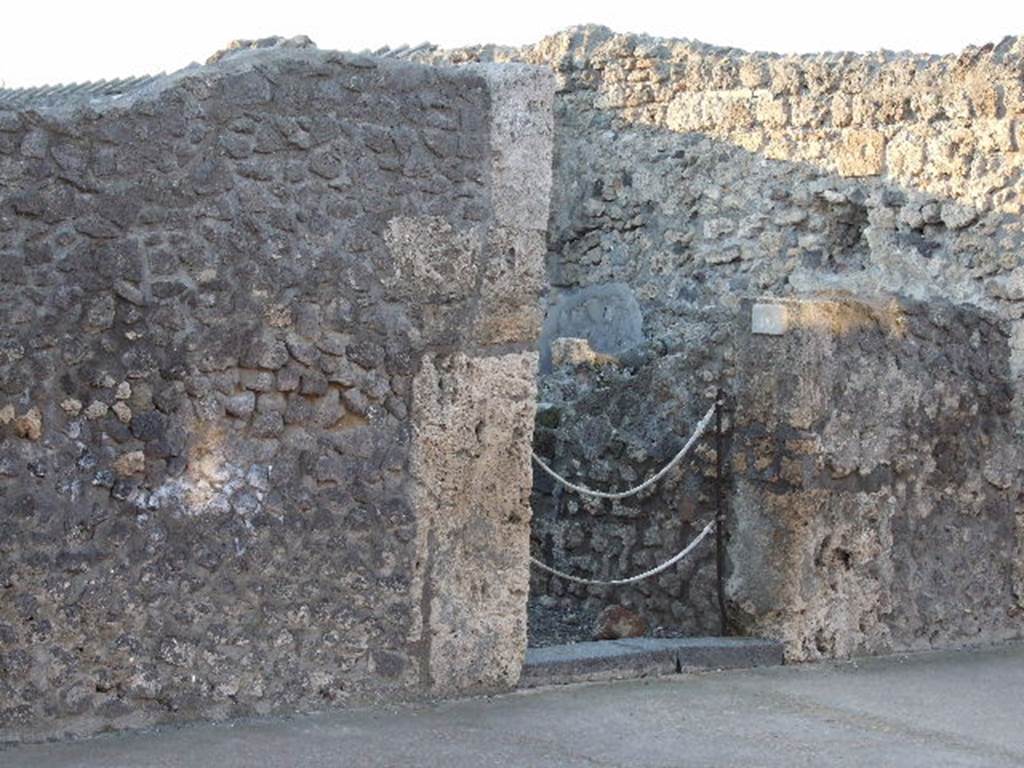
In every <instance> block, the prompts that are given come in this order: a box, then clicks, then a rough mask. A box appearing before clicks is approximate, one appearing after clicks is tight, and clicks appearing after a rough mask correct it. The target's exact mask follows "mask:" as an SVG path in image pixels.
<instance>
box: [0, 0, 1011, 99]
mask: <svg viewBox="0 0 1024 768" xmlns="http://www.w3.org/2000/svg"><path fill="white" fill-rule="evenodd" d="M5 5H6V6H7V7H5V8H4V9H3V12H2V15H0V18H2V27H0V85H2V86H4V87H9V88H14V87H22V86H27V85H43V84H48V83H67V82H83V81H87V80H97V79H102V78H114V77H124V76H127V75H140V74H153V73H157V72H161V71H167V72H171V71H174V70H176V69H179V68H181V67H183V66H186V65H188V64H189V63H190V62H193V61H204V60H205V59H206V58H207V57H208V56H209V55H210V54H211V53H213V52H214V51H216V50H218V49H220V48H224V47H225V46H226V45H227V43H228V42H230V41H231V40H234V39H238V38H258V37H268V36H270V35H283V36H285V37H291V36H293V35H298V34H305V35H308V36H309V37H311V38H312V39H313V41H314V42H316V43H317V45H318V46H319V47H321V48H335V49H340V50H356V51H359V50H364V49H371V50H372V49H376V48H379V47H381V46H384V45H390V46H393V47H394V46H398V45H402V44H403V43H404V44H409V45H415V44H418V43H421V42H424V41H430V42H432V43H436V44H438V45H442V46H445V47H452V46H458V45H470V44H475V43H485V42H492V43H503V44H508V45H521V44H523V43H528V42H534V41H536V40H539V39H540V38H542V37H544V36H545V35H548V34H551V33H553V32H556V31H558V30H560V29H564V28H566V27H569V26H572V25H574V24H583V23H590V22H592V23H597V24H605V25H607V26H609V27H611V28H613V29H615V30H617V31H622V32H646V33H649V34H652V35H657V36H660V37H686V38H690V39H696V40H702V41H704V42H707V43H714V44H716V45H726V46H732V47H736V48H744V49H747V50H768V51H777V52H781V53H787V52H792V53H811V52H817V51H839V50H850V51H873V50H879V49H881V48H887V49H890V50H897V51H902V50H912V51H919V52H929V53H949V52H954V51H959V50H961V49H962V48H964V47H965V46H967V45H972V44H973V45H981V44H984V43H987V42H998V41H999V40H1001V39H1002V38H1003V37H1005V36H1006V35H1024V2H1022V1H1021V0H1002V1H1001V2H999V1H997V0H959V2H944V0H933V1H932V2H916V1H915V2H907V1H904V0H887V1H883V0H846V1H845V2H839V1H837V0H817V2H812V1H810V0H791V1H788V2H786V1H784V0H778V1H777V2H772V0H761V2H728V1H727V0H717V2H715V0H699V1H698V2H694V1H693V0H688V1H684V0H661V1H660V2H641V1H640V0H617V1H616V2H609V1H607V0H544V1H539V0H510V1H506V2H500V1H498V0H476V2H462V1H459V2H456V1H455V0H420V1H419V2H408V3H406V2H386V1H385V0H358V2H348V1H346V0H320V2H308V1H306V0H277V1H276V2H265V1H264V0H247V1H246V2H222V1H219V0H205V1H203V2H200V1H199V0H166V1H165V2H153V1H152V0H150V2H144V1H143V0H134V2H124V1H123V0H106V1H105V0H75V1H74V2H53V1H49V0H8V2H7V3H5Z"/></svg>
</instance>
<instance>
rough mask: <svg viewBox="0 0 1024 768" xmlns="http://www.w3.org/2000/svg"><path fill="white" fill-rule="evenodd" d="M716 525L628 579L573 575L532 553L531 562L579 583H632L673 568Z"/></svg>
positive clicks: (551, 572) (608, 585)
mask: <svg viewBox="0 0 1024 768" xmlns="http://www.w3.org/2000/svg"><path fill="white" fill-rule="evenodd" d="M714 527H715V521H714V520H712V521H711V522H710V523H708V524H707V525H705V526H704V530H702V531H701V532H700V533H699V534H698V535H697V538H695V539H694V540H693V541H691V542H690V543H689V544H687V545H686V546H685V547H684V548H683V549H682V550H680V551H679V552H677V553H676V554H675V555H673V556H672V557H670V558H669V559H668V560H666V561H665V562H664V563H662V564H661V565H658V566H655V567H654V568H651V569H650V570H649V571H644V572H643V573H638V574H637V575H636V576H630V577H629V578H628V579H611V580H609V581H601V580H600V579H583V578H580V577H579V576H573V575H572V574H569V573H565V572H564V571H560V570H558V569H557V568H552V567H551V566H550V565H545V564H544V563H542V562H541V561H540V560H537V559H536V558H535V557H533V556H532V555H531V556H530V562H531V563H533V564H534V565H535V566H537V567H538V568H540V569H541V570H542V571H547V572H548V573H550V574H552V575H553V576H558V577H559V578H560V579H565V580H566V581H574V582H576V583H577V584H590V585H594V586H601V587H615V586H620V585H622V584H632V583H634V582H637V581H643V580H644V579H647V578H650V577H651V576H657V575H658V574H659V573H661V572H662V571H664V570H666V569H667V568H671V567H672V566H673V565H675V564H676V563H678V562H679V561H680V560H682V559H683V558H684V557H686V556H687V555H688V554H690V553H691V552H693V550H694V549H696V548H697V545H698V544H700V543H701V542H702V541H704V539H705V538H707V535H708V534H709V533H711V529H712V528H714Z"/></svg>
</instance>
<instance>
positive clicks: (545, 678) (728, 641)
mask: <svg viewBox="0 0 1024 768" xmlns="http://www.w3.org/2000/svg"><path fill="white" fill-rule="evenodd" d="M782 656H783V654H782V644H781V643H778V642H776V641H774V640H762V639H760V638H752V637H683V638H650V637H638V638H629V639H626V640H601V641H595V642H587V643H572V644H569V645H554V646H549V647H546V648H530V649H528V650H527V652H526V663H525V664H524V666H523V676H522V678H521V679H520V683H519V685H520V687H522V688H532V687H535V686H538V685H552V684H558V683H571V682H587V681H595V680H614V679H625V678H635V677H650V676H653V675H670V674H673V673H676V672H682V671H698V670H706V669H743V668H749V667H764V666H775V665H779V664H782Z"/></svg>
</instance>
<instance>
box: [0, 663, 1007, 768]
mask: <svg viewBox="0 0 1024 768" xmlns="http://www.w3.org/2000/svg"><path fill="white" fill-rule="evenodd" d="M0 766H3V768H22V767H25V768H28V767H29V766H31V768H56V767H57V766H61V767H62V768H63V767H65V766H76V767H80V768H87V767H89V768H92V767H96V768H99V767H100V766H102V767H103V768H120V767H122V766H123V767H124V768H150V767H152V768H157V767H159V768H171V767H172V766H174V767H177V766H182V767H184V766H188V767H189V768H196V767H197V766H216V768H235V766H245V767H246V768H261V767H264V766H265V767H266V768H270V767H271V766H272V767H273V768H279V767H284V766H307V767H308V768H319V767H320V766H345V768H362V767H364V766H452V767H453V768H459V767H461V766H472V767H473V768H482V767H484V766H543V767H544V768H551V767H552V766H588V767H589V768H594V767H595V766H597V767H600V768H613V767H616V766H629V767H630V768H638V767H643V768H656V767H659V766H665V767H668V766H672V767H673V768H675V767H682V766H687V767H689V766H765V767H766V768H767V767H769V766H786V767H787V768H789V767H790V766H873V767H875V766H900V767H901V768H914V766H928V768H936V767H940V766H985V767H986V768H996V767H998V766H1024V646H1022V645H1009V646H1000V647H995V648H990V649H986V650H974V651H950V652H941V653H928V654H921V655H914V656H909V657H908V656H903V657H891V658H885V659H870V660H860V661H857V662H847V663H828V664H817V665H801V666H789V667H765V668H759V669H752V670H745V671H729V672H709V673H700V674H681V675H670V676H666V677H661V678H657V679H647V680H634V681H628V682H618V683H592V684H580V685H571V686H565V687H551V688H538V689H532V690H529V691H521V692H517V693H512V694H508V695H504V696H496V697H490V698H477V699H468V700H461V701H449V702H442V703H433V704H422V705H415V706H403V707H394V708H389V709H373V710H349V711H336V712H330V713H320V714H314V715H304V716H299V717H294V718H288V719H270V718H267V719H253V720H246V721H241V722H235V723H222V724H207V725H192V726H186V727H179V728H165V729H161V730H158V731H150V732H146V733H137V734H119V735H105V736H100V737H97V738H94V739H90V740H87V741H79V742H65V743H58V744H41V745H25V746H20V747H13V748H9V749H7V750H0Z"/></svg>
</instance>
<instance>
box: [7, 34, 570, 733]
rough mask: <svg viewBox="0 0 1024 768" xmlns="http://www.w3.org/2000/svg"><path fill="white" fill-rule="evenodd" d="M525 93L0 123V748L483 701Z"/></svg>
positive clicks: (340, 58) (47, 114)
mask: <svg viewBox="0 0 1024 768" xmlns="http://www.w3.org/2000/svg"><path fill="white" fill-rule="evenodd" d="M551 91H552V87H551V76H550V74H549V73H547V72H545V71H544V70H541V69H535V68H531V67H525V66H512V67H500V68H498V67H488V66H481V67H471V68H468V69H460V70H457V71H456V70H454V69H451V68H431V67H425V66H420V65H414V64H408V63H401V62H383V61H377V60H373V59H369V58H364V57H359V56H350V55H345V54H338V53H332V52H320V51H315V50H301V51H299V50H295V51H277V50H274V51H244V52H239V53H236V54H233V55H231V56H230V57H227V58H225V59H224V60H223V61H220V62H219V63H217V64H215V65H212V66H208V67H203V68H197V69H190V70H184V71H183V72H181V73H178V74H175V75H172V76H170V77H168V78H165V79H162V80H159V81H157V82H155V83H154V84H152V85H149V86H147V87H146V88H145V89H144V90H142V91H140V92H137V93H133V94H131V95H129V96H124V97H120V98H117V99H107V100H104V101H99V102H94V103H91V104H84V105H78V106H73V107H68V108H63V109H62V108H52V109H46V110H41V111H28V112H24V113H16V112H0V269H2V272H3V281H2V283H0V309H2V322H0V740H6V739H21V738H37V737H49V736H54V735H60V734H70V733H86V732H92V731H96V730H99V729H104V728H110V727H125V726H136V725H143V724H149V723H154V722H162V721H167V720H172V719H184V718H194V717H222V716H227V715H237V714H243V713H263V712H269V711H282V710H288V709H294V708H306V707H319V706H325V705H332V704H337V703H344V702H348V701H364V700H368V699H374V698H387V699H395V698H403V697H407V696H413V695H421V694H424V693H444V692H450V691H472V690H491V689H496V688H503V687H507V686H509V685H514V683H515V681H516V679H517V677H518V674H519V668H520V661H521V657H522V653H523V648H524V646H525V601H526V591H527V582H526V580H527V572H526V569H525V567H524V563H525V553H526V551H527V547H528V525H529V517H530V513H529V506H528V492H529V487H530V470H529V455H528V446H529V443H530V439H531V436H532V423H533V411H534V397H535V383H534V376H535V370H536V353H535V352H534V351H533V350H534V348H535V345H536V338H537V336H538V334H539V330H540V329H539V326H540V317H539V311H538V301H539V292H540V287H541V278H542V275H543V269H542V257H543V250H544V228H545V220H546V213H547V210H548V200H547V195H548V189H549V185H550V167H551V160H550V157H551V106H550V104H551Z"/></svg>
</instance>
